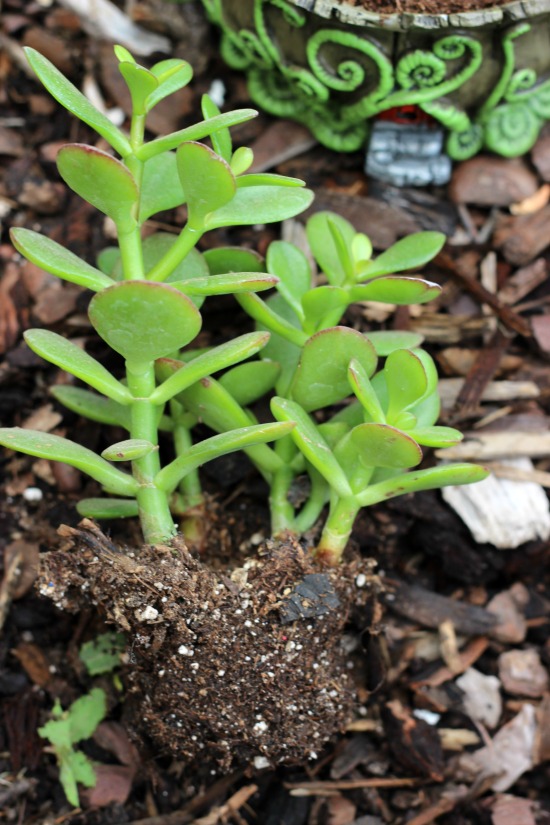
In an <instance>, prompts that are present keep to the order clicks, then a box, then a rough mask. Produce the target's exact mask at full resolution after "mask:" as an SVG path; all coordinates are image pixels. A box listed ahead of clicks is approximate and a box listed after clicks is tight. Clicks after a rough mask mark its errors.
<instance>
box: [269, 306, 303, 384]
mask: <svg viewBox="0 0 550 825" xmlns="http://www.w3.org/2000/svg"><path fill="white" fill-rule="evenodd" d="M266 305H267V306H268V307H269V309H270V310H272V311H273V312H275V313H276V314H277V316H279V317H280V318H282V319H283V320H284V321H285V322H286V323H288V324H289V325H291V326H293V327H295V329H296V330H297V331H299V334H300V335H303V339H304V340H303V343H305V341H306V340H307V338H306V336H305V334H304V333H302V332H301V330H300V321H299V320H298V317H297V316H296V315H295V314H294V311H293V310H292V308H291V307H290V306H289V304H287V302H286V301H285V300H284V298H283V296H282V295H279V294H277V295H272V296H271V297H270V298H268V299H267V302H266ZM258 327H259V328H262V324H260V323H259V324H258ZM301 352H302V348H301V346H298V345H297V343H296V342H292V341H289V340H288V339H287V338H283V336H282V335H278V334H277V333H275V332H273V331H272V332H271V338H270V339H269V341H268V342H267V344H266V345H265V347H264V348H263V350H262V355H261V357H262V359H264V358H265V359H266V360H268V361H276V362H277V363H278V364H279V365H280V367H281V373H280V375H279V378H278V379H277V383H276V385H275V389H276V391H277V395H282V396H286V395H288V390H289V387H290V385H291V383H292V380H293V378H294V373H295V372H296V367H297V366H298V362H299V360H300V354H301Z"/></svg>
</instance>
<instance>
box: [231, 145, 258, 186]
mask: <svg viewBox="0 0 550 825" xmlns="http://www.w3.org/2000/svg"><path fill="white" fill-rule="evenodd" d="M253 163H254V152H253V151H252V149H249V148H248V146H239V148H238V149H236V150H235V151H234V152H233V156H232V158H231V160H230V161H229V165H230V166H231V171H232V172H233V174H234V175H235V177H237V176H238V175H243V174H244V173H245V172H246V171H247V170H248V169H250V167H251V166H252V164H253ZM238 185H239V181H238V180H237V186H238Z"/></svg>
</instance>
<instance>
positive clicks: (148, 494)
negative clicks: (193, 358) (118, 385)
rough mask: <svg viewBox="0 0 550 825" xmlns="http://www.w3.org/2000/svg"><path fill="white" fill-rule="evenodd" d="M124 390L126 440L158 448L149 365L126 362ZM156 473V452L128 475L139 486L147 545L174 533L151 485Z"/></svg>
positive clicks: (164, 502) (163, 499)
mask: <svg viewBox="0 0 550 825" xmlns="http://www.w3.org/2000/svg"><path fill="white" fill-rule="evenodd" d="M126 375H127V378H128V389H129V390H130V392H131V393H132V395H133V396H134V398H135V399H136V400H135V401H134V402H133V404H132V407H131V413H130V424H131V426H130V438H143V439H145V440H146V441H150V442H151V443H152V444H155V445H158V431H157V421H158V409H157V407H156V406H155V405H154V404H152V403H151V402H150V401H149V396H150V395H151V393H152V392H153V390H154V388H155V370H154V366H153V364H146V365H143V364H140V365H139V366H137V365H131V364H129V363H128V362H127V363H126ZM159 470H160V459H159V454H158V450H154V451H153V452H151V453H149V454H148V455H146V456H144V457H143V458H140V459H137V460H135V461H133V462H132V473H133V476H134V478H135V479H136V481H137V482H138V484H139V489H138V491H137V493H136V498H137V502H138V508H139V518H140V522H141V527H142V530H143V536H144V538H145V541H146V543H147V544H161V543H163V542H166V541H169V540H170V539H171V538H172V537H173V536H174V535H175V533H176V528H175V525H174V520H173V518H172V515H171V513H170V508H169V505H168V496H167V495H166V493H164V492H163V491H162V490H159V489H158V488H157V487H156V486H155V484H154V478H155V476H156V474H157V473H158V472H159Z"/></svg>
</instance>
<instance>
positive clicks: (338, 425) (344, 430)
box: [317, 421, 350, 469]
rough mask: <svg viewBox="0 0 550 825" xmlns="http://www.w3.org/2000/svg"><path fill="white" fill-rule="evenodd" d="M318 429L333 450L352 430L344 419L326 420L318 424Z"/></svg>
mask: <svg viewBox="0 0 550 825" xmlns="http://www.w3.org/2000/svg"><path fill="white" fill-rule="evenodd" d="M317 429H318V431H319V432H320V433H321V435H322V436H323V438H324V439H325V441H326V442H327V444H328V446H329V447H330V449H331V450H333V451H334V448H335V447H336V446H337V444H338V443H339V442H340V441H341V440H342V438H344V436H345V435H347V434H348V433H349V431H350V429H349V426H348V425H347V424H346V423H345V422H344V421H325V422H324V424H317ZM342 466H343V465H342ZM346 469H347V468H346Z"/></svg>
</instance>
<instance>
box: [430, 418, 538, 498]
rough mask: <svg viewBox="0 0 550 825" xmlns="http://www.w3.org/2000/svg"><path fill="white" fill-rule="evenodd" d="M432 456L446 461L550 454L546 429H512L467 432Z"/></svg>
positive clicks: (533, 456) (535, 456) (536, 456)
mask: <svg viewBox="0 0 550 825" xmlns="http://www.w3.org/2000/svg"><path fill="white" fill-rule="evenodd" d="M435 455H436V458H441V459H445V460H447V461H485V460H487V461H489V460H494V459H498V460H500V459H503V458H518V457H522V456H529V458H542V457H543V456H549V455H550V432H525V431H522V430H516V429H513V430H512V429H510V430H505V431H503V432H480V431H476V432H469V433H466V437H465V439H464V441H461V442H460V444H455V445H454V446H453V447H446V448H445V449H444V450H436V453H435ZM526 469H531V468H530V467H526ZM476 489H478V488H477V486H476Z"/></svg>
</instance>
